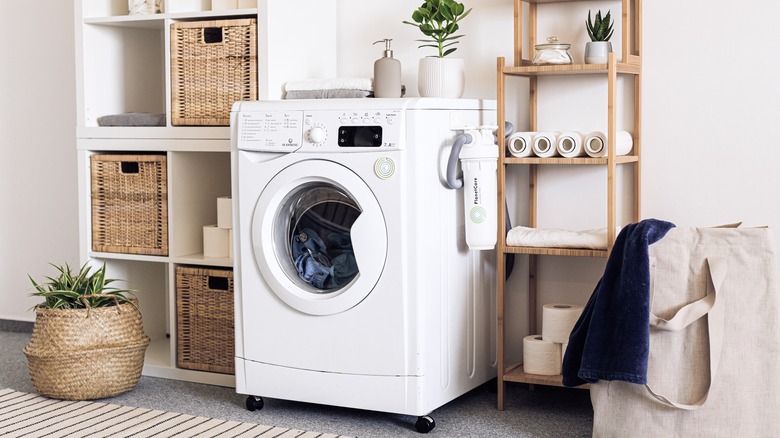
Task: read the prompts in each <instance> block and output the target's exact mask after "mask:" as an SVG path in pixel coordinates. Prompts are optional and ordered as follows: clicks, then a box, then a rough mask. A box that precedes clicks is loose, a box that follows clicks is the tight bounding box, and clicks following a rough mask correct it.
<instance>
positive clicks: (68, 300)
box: [27, 262, 135, 309]
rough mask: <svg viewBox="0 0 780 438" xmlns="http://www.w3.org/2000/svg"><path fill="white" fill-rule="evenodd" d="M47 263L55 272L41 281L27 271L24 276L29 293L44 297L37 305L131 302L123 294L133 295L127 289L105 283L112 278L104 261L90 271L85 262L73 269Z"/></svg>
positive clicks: (80, 306)
mask: <svg viewBox="0 0 780 438" xmlns="http://www.w3.org/2000/svg"><path fill="white" fill-rule="evenodd" d="M50 265H52V266H54V268H55V269H57V271H58V273H59V275H57V276H56V277H46V280H47V281H45V282H41V283H38V282H36V281H35V280H34V279H33V278H32V277H31V276H30V275H29V274H28V275H27V277H28V278H29V279H30V281H31V282H32V284H33V286H34V287H35V291H34V292H32V293H31V294H30V295H32V296H39V297H44V298H45V302H44V303H42V304H39V305H38V306H37V307H43V308H49V309H84V308H90V307H107V306H114V305H118V304H120V303H125V302H127V303H131V304H133V305H135V304H134V303H133V302H132V301H131V299H132V298H129V297H127V296H125V295H124V294H129V295H133V293H132V291H130V290H127V289H118V288H115V287H112V286H109V285H110V284H111V283H113V282H115V281H119V280H116V279H111V278H106V264H105V262H104V263H103V266H102V267H100V268H98V269H96V270H95V271H94V272H92V268H91V267H90V266H88V264H87V263H85V264H84V266H82V267H81V269H79V271H78V272H77V273H75V274H74V273H73V272H72V270H71V268H70V266H69V265H68V264H67V263H66V264H65V266H58V265H55V264H53V263H50Z"/></svg>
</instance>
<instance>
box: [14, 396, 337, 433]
mask: <svg viewBox="0 0 780 438" xmlns="http://www.w3.org/2000/svg"><path fill="white" fill-rule="evenodd" d="M0 436H2V437H3V438H10V437H28V438H32V437H46V438H56V437H68V438H75V437H139V438H140V437H181V438H184V437H219V438H229V437H230V438H239V437H241V438H243V437H258V438H347V437H341V436H339V435H332V434H321V433H316V432H306V431H303V430H296V429H287V428H284V427H275V426H263V425H261V424H254V423H241V422H238V421H226V420H218V419H214V418H207V417H195V416H192V415H184V414H177V413H175V412H165V411H158V410H154V409H143V408H134V407H130V406H120V405H112V404H108V403H98V402H88V401H66V400H53V399H49V398H45V397H41V396H38V395H34V394H28V393H25V392H18V391H14V390H11V389H2V390H0Z"/></svg>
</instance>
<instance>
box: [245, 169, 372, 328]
mask: <svg viewBox="0 0 780 438" xmlns="http://www.w3.org/2000/svg"><path fill="white" fill-rule="evenodd" d="M309 175H317V176H309ZM252 245H253V249H254V253H255V261H256V263H257V266H258V268H259V270H260V272H261V274H262V275H263V278H264V279H265V281H266V283H267V284H268V285H269V286H270V287H271V289H272V290H273V292H274V293H275V294H276V296H278V297H279V298H280V299H281V300H282V301H284V302H285V303H286V304H288V305H289V306H290V307H292V308H294V309H296V310H299V311H301V312H304V313H308V314H313V315H328V314H334V313H338V312H343V311H345V310H347V309H349V308H352V307H354V306H355V305H357V304H358V303H359V302H360V301H362V300H363V299H365V297H367V296H368V295H369V294H370V293H371V291H372V290H373V289H374V286H375V285H376V283H377V282H378V281H379V277H380V276H381V273H382V270H383V269H384V264H385V258H386V255H387V230H386V225H385V221H384V216H383V215H382V211H381V209H380V208H379V203H378V201H377V200H376V197H375V196H374V194H373V192H371V190H370V188H369V187H368V186H367V185H366V183H365V182H364V181H363V179H362V178H360V177H358V176H357V175H356V174H355V173H354V172H352V171H351V170H349V169H347V168H346V167H344V166H342V165H340V164H337V163H333V162H331V161H325V160H307V161H301V162H298V163H295V164H293V165H291V166H289V167H287V168H285V169H284V170H282V171H281V172H279V174H277V175H276V176H275V177H274V178H273V179H272V180H271V181H270V182H269V184H268V185H267V186H266V187H265V189H264V190H263V192H262V193H261V194H260V198H259V199H258V201H257V205H256V206H255V212H254V215H253V223H252ZM244 293H253V292H252V291H244Z"/></svg>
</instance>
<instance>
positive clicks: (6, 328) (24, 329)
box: [0, 319, 33, 333]
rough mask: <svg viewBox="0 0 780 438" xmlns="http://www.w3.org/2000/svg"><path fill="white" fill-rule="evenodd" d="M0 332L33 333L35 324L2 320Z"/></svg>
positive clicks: (0, 320)
mask: <svg viewBox="0 0 780 438" xmlns="http://www.w3.org/2000/svg"><path fill="white" fill-rule="evenodd" d="M0 331H3V332H15V333H32V331H33V323H32V322H29V321H14V320H10V319H0Z"/></svg>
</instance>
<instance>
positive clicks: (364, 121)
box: [363, 117, 371, 123]
mask: <svg viewBox="0 0 780 438" xmlns="http://www.w3.org/2000/svg"><path fill="white" fill-rule="evenodd" d="M363 123H371V119H369V118H368V117H366V118H364V119H363Z"/></svg>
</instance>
